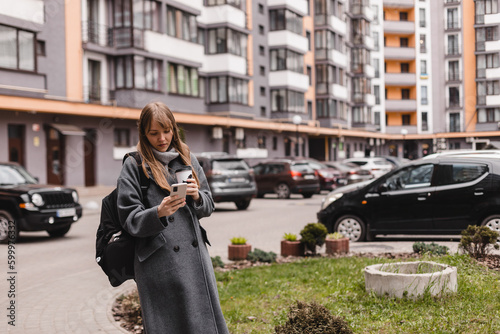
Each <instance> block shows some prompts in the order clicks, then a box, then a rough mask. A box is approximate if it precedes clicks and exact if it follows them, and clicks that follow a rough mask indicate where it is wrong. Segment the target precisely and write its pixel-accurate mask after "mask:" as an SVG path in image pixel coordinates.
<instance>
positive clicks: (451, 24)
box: [446, 21, 460, 30]
mask: <svg viewBox="0 0 500 334" xmlns="http://www.w3.org/2000/svg"><path fill="white" fill-rule="evenodd" d="M459 28H460V22H458V21H448V24H447V25H446V30H452V29H459Z"/></svg>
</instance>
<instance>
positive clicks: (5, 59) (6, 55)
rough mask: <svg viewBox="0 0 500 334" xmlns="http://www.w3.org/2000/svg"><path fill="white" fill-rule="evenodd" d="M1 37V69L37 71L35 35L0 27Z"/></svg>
mask: <svg viewBox="0 0 500 334" xmlns="http://www.w3.org/2000/svg"><path fill="white" fill-rule="evenodd" d="M0 36H1V38H0V50H1V55H0V67H4V68H10V69H15V70H23V71H31V72H33V71H35V64H36V58H35V41H36V36H35V34H34V33H32V32H30V31H25V30H20V29H16V28H11V27H6V26H3V25H0Z"/></svg>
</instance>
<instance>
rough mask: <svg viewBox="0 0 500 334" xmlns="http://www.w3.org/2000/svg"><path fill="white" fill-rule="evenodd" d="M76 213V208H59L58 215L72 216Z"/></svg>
mask: <svg viewBox="0 0 500 334" xmlns="http://www.w3.org/2000/svg"><path fill="white" fill-rule="evenodd" d="M75 214H76V210H75V208H69V209H59V210H57V214H56V215H57V217H71V216H74V215H75Z"/></svg>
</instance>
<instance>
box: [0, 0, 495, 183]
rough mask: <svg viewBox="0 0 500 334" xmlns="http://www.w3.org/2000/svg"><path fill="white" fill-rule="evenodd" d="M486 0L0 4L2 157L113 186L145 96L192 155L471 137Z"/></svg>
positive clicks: (490, 120)
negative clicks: (176, 128) (171, 121)
mask: <svg viewBox="0 0 500 334" xmlns="http://www.w3.org/2000/svg"><path fill="white" fill-rule="evenodd" d="M493 2H494V3H495V4H493ZM493 2H492V1H488V0H484V1H480V0H477V1H473V0H465V1H464V0H462V1H449V0H443V1H430V0H426V1H414V0H398V1H396V0H392V1H391V0H312V1H311V0H192V1H180V0H86V1H62V0H17V1H15V2H10V3H9V2H5V1H3V2H0V138H2V142H4V143H6V144H5V145H2V146H0V160H1V161H16V162H19V163H21V164H23V165H24V166H26V167H27V169H28V170H30V171H31V172H32V173H33V174H35V176H37V177H38V178H39V179H40V181H41V182H50V183H54V184H65V185H87V186H92V185H112V184H114V183H115V181H116V177H117V175H118V173H119V170H120V165H121V158H122V156H123V154H124V153H126V152H128V151H130V150H133V149H134V147H135V145H136V143H137V141H138V135H137V130H136V121H137V119H138V117H139V114H140V110H141V108H142V107H143V106H144V105H145V104H147V103H148V102H150V101H163V102H165V103H166V104H167V105H168V106H169V107H170V108H171V109H172V111H173V112H174V115H175V117H176V119H177V121H178V123H179V124H180V125H181V127H182V135H183V136H184V137H185V140H186V142H187V143H188V145H189V146H190V147H191V149H192V151H193V152H203V151H225V152H228V153H231V154H238V155H240V156H242V157H245V158H247V159H248V160H249V161H250V162H251V163H252V162H253V161H257V160H258V159H263V158H266V157H280V156H291V155H300V156H311V157H314V158H317V159H320V160H341V159H343V158H348V157H351V156H353V155H360V154H361V155H373V154H378V155H385V154H392V155H396V156H406V157H420V156H422V155H423V154H427V153H431V152H432V151H435V150H437V149H442V146H443V145H444V146H445V148H446V149H449V148H458V147H460V148H466V147H472V146H474V145H476V146H479V145H483V146H484V145H486V144H488V143H489V142H490V141H491V140H494V137H496V136H498V121H499V120H498V117H497V116H498V115H497V111H498V107H499V105H498V104H497V98H498V95H499V94H498V93H497V91H498V90H497V89H496V88H498V87H497V86H498V78H499V77H500V75H498V74H497V70H498V50H497V48H498V47H497V46H496V45H497V44H498V43H497V42H498V32H497V29H498V23H499V22H500V19H498V13H497V12H498V10H497V3H496V1H493ZM454 8H458V11H457V12H455V11H453V10H451V9H454ZM448 9H450V10H451V11H450V14H449V20H450V23H449V24H450V26H448ZM443 18H444V19H445V20H444V23H443ZM456 22H459V23H458V26H457V23H456ZM445 24H446V26H445ZM431 32H432V33H431ZM454 34H458V37H456V39H454V38H455V37H451V36H452V35H454ZM448 38H450V40H449V42H448ZM455 42H456V44H454V43H455ZM448 43H449V44H448ZM460 43H461V44H460ZM464 43H475V44H472V45H476V47H475V48H473V49H471V48H458V49H457V47H456V46H455V45H458V46H463V45H464ZM442 45H446V46H448V45H450V48H447V47H442ZM449 50H451V51H453V52H455V51H456V52H457V53H456V54H455V53H453V54H448V53H449ZM459 50H463V51H459ZM461 52H462V53H461ZM476 59H478V61H477V64H476ZM455 61H457V62H458V63H455ZM443 68H444V69H446V71H447V72H446V75H444V74H443ZM476 72H477V76H476ZM495 79H496V80H495ZM476 91H477V92H478V93H477V97H476ZM457 92H458V93H457ZM450 96H451V97H450ZM472 100H473V102H471V101H472ZM457 101H458V102H457ZM457 115H458V116H457Z"/></svg>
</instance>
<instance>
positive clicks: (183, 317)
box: [117, 154, 229, 334]
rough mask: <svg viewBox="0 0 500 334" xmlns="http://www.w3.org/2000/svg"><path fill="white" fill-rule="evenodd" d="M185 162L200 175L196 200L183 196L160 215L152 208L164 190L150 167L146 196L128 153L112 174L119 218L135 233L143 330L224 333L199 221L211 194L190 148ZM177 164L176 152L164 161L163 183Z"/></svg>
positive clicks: (172, 180) (210, 207) (206, 211)
mask: <svg viewBox="0 0 500 334" xmlns="http://www.w3.org/2000/svg"><path fill="white" fill-rule="evenodd" d="M191 164H192V166H193V168H194V169H195V170H196V173H197V175H198V178H199V181H200V191H199V193H200V196H201V203H200V204H199V205H197V204H196V203H195V201H193V199H192V198H191V196H187V197H188V198H187V199H186V206H184V207H182V208H180V209H179V210H177V211H176V212H175V213H174V214H173V215H171V216H168V217H162V218H161V219H160V218H158V212H157V208H158V205H159V204H160V202H161V201H162V199H163V198H164V197H165V196H168V195H169V193H168V191H165V190H163V189H161V188H160V187H159V186H158V185H157V184H156V182H155V181H154V180H153V178H152V176H151V173H150V172H149V176H150V182H149V187H148V190H147V196H146V197H147V199H146V201H143V200H142V192H141V189H140V174H139V172H140V171H139V167H138V166H137V163H136V162H135V160H134V158H132V157H129V158H128V159H126V161H125V163H124V165H123V167H122V171H121V174H120V177H119V178H118V185H117V188H118V212H119V215H120V220H121V221H122V225H123V228H124V229H125V230H126V231H127V232H129V233H130V234H131V235H132V236H135V237H137V239H136V240H137V242H136V259H135V280H136V283H137V288H138V291H139V298H140V301H141V308H142V316H143V323H144V328H145V331H146V333H148V334H156V333H158V334H160V333H161V334H200V333H203V334H211V333H214V334H216V333H217V334H228V333H229V331H228V329H227V326H226V322H225V320H224V316H223V314H222V311H221V308H220V303H219V296H218V291H217V283H216V280H215V275H214V270H213V267H212V261H211V259H210V255H209V253H208V250H207V246H206V244H205V243H206V242H208V240H207V237H206V232H205V230H204V229H203V228H202V227H201V225H200V222H199V219H200V218H203V217H208V216H210V214H211V213H212V212H213V210H214V203H213V199H212V194H211V192H210V188H209V186H208V183H207V179H206V177H205V174H204V173H203V170H202V168H201V166H200V164H199V163H198V160H197V159H196V158H195V157H194V155H192V154H191ZM182 166H183V165H182V161H181V160H180V159H179V157H178V158H176V159H174V160H173V161H171V162H170V163H169V165H168V168H169V174H170V177H169V179H168V182H169V184H173V183H176V179H175V174H174V173H175V170H176V169H179V168H181V167H182ZM141 168H142V167H141ZM143 203H147V204H146V205H144V204H143Z"/></svg>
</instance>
